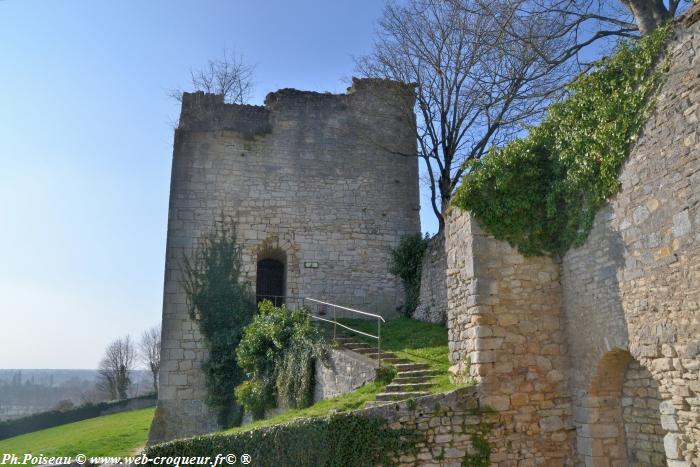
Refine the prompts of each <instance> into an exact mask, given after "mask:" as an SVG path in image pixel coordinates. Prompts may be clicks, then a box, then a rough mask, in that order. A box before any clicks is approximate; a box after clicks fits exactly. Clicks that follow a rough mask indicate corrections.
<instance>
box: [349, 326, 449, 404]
mask: <svg viewBox="0 0 700 467" xmlns="http://www.w3.org/2000/svg"><path fill="white" fill-rule="evenodd" d="M342 322H343V324H346V325H348V326H350V327H352V328H355V329H357V330H360V331H363V332H367V333H370V334H376V333H377V323H376V321H374V320H364V319H343V320H342ZM344 332H346V333H347V335H348V336H351V337H356V338H358V339H360V340H364V341H366V342H368V343H370V344H371V345H376V342H377V341H376V340H373V339H370V338H367V337H364V336H362V335H360V334H355V333H352V332H349V331H344ZM382 350H385V351H387V352H393V353H394V354H396V356H397V357H400V358H405V359H407V360H411V361H412V362H416V363H425V364H427V365H428V366H430V369H431V370H435V371H436V372H437V373H438V376H436V377H435V378H434V379H433V382H434V383H435V384H434V386H433V387H431V388H430V389H429V391H430V392H432V393H439V392H446V391H449V390H452V389H455V388H457V387H459V386H458V385H455V384H453V383H451V382H450V377H449V371H448V369H449V367H450V361H449V357H448V353H449V350H448V347H447V328H445V327H444V326H442V325H439V324H432V323H424V322H423V321H417V320H414V319H409V318H399V319H393V320H389V321H387V322H386V323H382Z"/></svg>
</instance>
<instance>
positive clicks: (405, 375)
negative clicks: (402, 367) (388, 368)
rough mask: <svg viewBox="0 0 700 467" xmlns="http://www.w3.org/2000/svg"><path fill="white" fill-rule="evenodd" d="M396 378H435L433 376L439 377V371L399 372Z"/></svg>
mask: <svg viewBox="0 0 700 467" xmlns="http://www.w3.org/2000/svg"><path fill="white" fill-rule="evenodd" d="M396 376H397V377H398V378H414V377H418V376H426V377H433V376H437V371H435V370H407V371H397V373H396Z"/></svg>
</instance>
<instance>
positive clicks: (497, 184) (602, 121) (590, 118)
mask: <svg viewBox="0 0 700 467" xmlns="http://www.w3.org/2000/svg"><path fill="white" fill-rule="evenodd" d="M670 30H671V25H666V26H664V27H661V28H658V29H657V30H656V31H654V32H652V33H651V34H649V35H647V36H645V37H644V38H642V39H640V40H639V41H638V42H636V43H630V42H623V43H621V44H620V46H619V48H618V50H617V52H616V53H615V54H614V55H613V56H612V57H611V58H609V59H605V60H603V61H601V62H599V63H598V64H597V65H596V66H595V68H594V69H593V71H592V72H590V73H588V74H583V75H581V76H579V77H578V78H577V79H576V80H574V81H573V82H572V83H571V84H570V85H569V95H568V97H567V98H566V99H564V100H563V101H561V102H558V103H556V104H554V105H552V106H551V107H550V108H549V110H548V113H547V116H546V117H545V119H544V121H543V122H542V123H541V124H540V125H539V126H538V127H534V128H531V129H530V131H529V134H528V136H527V137H526V138H523V139H519V140H516V141H513V142H512V143H510V144H508V145H507V146H505V147H503V148H499V149H494V150H492V151H491V152H490V153H489V154H488V155H487V156H486V157H484V158H483V159H482V160H479V161H472V162H471V167H470V171H469V173H467V174H466V175H465V176H464V178H463V180H462V185H461V187H460V188H459V189H458V191H457V193H456V196H455V198H454V201H453V204H454V205H456V206H458V207H460V208H462V209H465V210H469V211H471V212H472V213H474V214H475V216H476V217H477V218H478V219H479V221H480V222H481V223H482V224H483V225H484V226H485V227H486V229H487V230H488V231H489V232H490V233H491V234H493V235H494V236H495V237H496V238H498V239H501V240H506V241H508V242H509V243H510V244H511V245H513V246H515V247H517V248H518V250H520V252H521V253H523V254H525V255H541V254H563V253H565V252H566V251H567V250H568V249H569V248H570V247H572V246H580V245H581V244H582V243H583V242H584V241H585V240H586V237H587V236H588V233H589V231H590V229H591V227H592V225H593V218H594V216H595V214H596V212H597V211H598V210H599V209H600V208H601V207H602V206H603V205H604V203H605V202H606V201H607V200H608V199H610V198H611V197H612V196H613V195H615V194H616V193H617V192H618V191H619V183H618V180H617V176H618V173H619V171H620V169H621V167H622V164H623V162H624V161H625V159H626V157H627V156H628V154H629V150H630V145H631V143H632V141H633V140H634V139H635V137H636V135H637V134H638V132H639V130H640V128H641V126H642V125H643V123H644V122H645V121H646V119H647V117H648V115H649V111H650V108H651V105H652V99H651V96H652V95H653V93H654V91H655V90H656V89H658V86H659V83H660V78H661V77H662V75H663V72H664V69H663V68H664V67H662V66H656V63H657V58H658V57H659V55H660V53H661V51H662V47H663V45H664V43H665V40H666V37H667V36H668V33H669V31H670Z"/></svg>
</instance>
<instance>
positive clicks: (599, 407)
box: [577, 349, 667, 466]
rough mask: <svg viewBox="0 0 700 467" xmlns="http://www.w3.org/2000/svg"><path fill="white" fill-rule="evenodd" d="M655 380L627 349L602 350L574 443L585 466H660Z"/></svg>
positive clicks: (660, 431)
mask: <svg viewBox="0 0 700 467" xmlns="http://www.w3.org/2000/svg"><path fill="white" fill-rule="evenodd" d="M660 403H661V396H660V393H659V384H658V382H657V381H656V380H655V379H654V377H653V376H652V374H651V373H650V372H649V370H648V369H646V368H645V367H644V366H643V365H641V364H640V363H639V362H638V361H637V360H636V359H634V358H633V357H632V355H630V353H629V352H628V351H626V350H622V349H614V350H611V351H609V352H607V353H606V354H605V355H603V358H601V360H600V361H599V363H598V366H597V368H596V372H595V373H594V375H593V378H592V380H591V385H590V388H589V391H588V395H587V397H586V398H585V401H584V410H585V411H586V420H585V423H583V425H582V426H581V427H580V429H579V433H578V442H577V446H578V449H579V453H580V454H581V455H583V457H584V458H586V465H615V464H617V465H634V466H665V465H667V463H666V454H665V452H664V441H663V440H664V435H665V433H666V431H665V430H664V429H663V428H662V426H661V417H660V411H659V405H660Z"/></svg>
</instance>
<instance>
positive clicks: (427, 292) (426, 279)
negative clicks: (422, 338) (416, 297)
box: [413, 234, 447, 324]
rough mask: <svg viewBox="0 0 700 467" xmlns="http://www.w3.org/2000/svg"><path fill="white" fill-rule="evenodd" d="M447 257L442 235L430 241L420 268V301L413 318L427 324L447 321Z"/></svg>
mask: <svg viewBox="0 0 700 467" xmlns="http://www.w3.org/2000/svg"><path fill="white" fill-rule="evenodd" d="M446 269H447V256H446V252H445V237H444V235H442V234H438V235H435V236H434V237H433V238H431V239H430V242H429V243H428V248H427V249H426V251H425V256H424V257H423V266H422V268H421V283H420V301H419V303H418V307H417V308H416V311H415V312H414V313H413V318H414V319H418V320H421V321H427V322H429V323H441V324H444V323H445V322H446V321H447V277H446V276H445V270H446Z"/></svg>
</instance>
